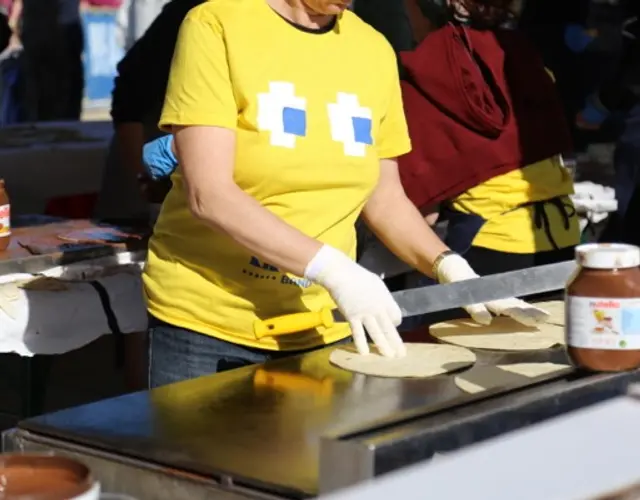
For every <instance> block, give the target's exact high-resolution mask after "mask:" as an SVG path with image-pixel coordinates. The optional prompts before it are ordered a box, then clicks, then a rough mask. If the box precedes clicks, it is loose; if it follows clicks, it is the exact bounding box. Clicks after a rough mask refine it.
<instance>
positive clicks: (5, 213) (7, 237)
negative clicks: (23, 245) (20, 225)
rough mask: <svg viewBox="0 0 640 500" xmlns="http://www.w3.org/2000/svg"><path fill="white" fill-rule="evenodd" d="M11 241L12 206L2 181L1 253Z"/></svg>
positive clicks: (0, 207)
mask: <svg viewBox="0 0 640 500" xmlns="http://www.w3.org/2000/svg"><path fill="white" fill-rule="evenodd" d="M10 241H11V205H10V204H9V195H8V194H7V190H6V189H5V186H4V180H2V179H0V252H3V251H5V250H6V249H7V247H8V246H9V243H10Z"/></svg>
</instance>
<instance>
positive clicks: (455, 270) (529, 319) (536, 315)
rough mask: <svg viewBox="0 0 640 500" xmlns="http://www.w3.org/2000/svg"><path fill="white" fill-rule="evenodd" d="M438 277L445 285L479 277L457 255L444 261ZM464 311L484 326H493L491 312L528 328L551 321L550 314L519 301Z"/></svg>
mask: <svg viewBox="0 0 640 500" xmlns="http://www.w3.org/2000/svg"><path fill="white" fill-rule="evenodd" d="M437 275H438V276H437V278H438V281H439V282H440V283H443V284H446V283H455V282H457V281H465V280H470V279H474V278H478V277H479V276H478V275H477V274H476V273H475V271H474V270H473V269H471V266H470V265H469V263H468V262H467V261H466V260H465V259H464V258H463V257H461V256H460V255H457V254H451V255H447V256H446V257H445V258H444V259H442V261H441V262H440V264H439V265H438V269H437ZM464 309H465V311H467V312H468V313H469V315H470V316H471V318H472V319H473V320H474V321H476V322H477V323H480V324H482V325H489V324H491V320H492V316H491V313H490V312H489V311H491V312H492V313H494V314H495V315H497V316H509V317H511V318H513V319H514V320H516V321H517V322H519V323H522V324H523V325H526V326H535V325H536V324H538V323H542V322H544V321H546V320H547V319H549V313H548V312H546V311H544V310H542V309H539V308H537V307H534V306H532V305H530V304H527V303H526V302H524V301H522V300H519V299H502V300H494V301H492V302H487V303H486V304H472V305H469V306H466V307H465V308H464Z"/></svg>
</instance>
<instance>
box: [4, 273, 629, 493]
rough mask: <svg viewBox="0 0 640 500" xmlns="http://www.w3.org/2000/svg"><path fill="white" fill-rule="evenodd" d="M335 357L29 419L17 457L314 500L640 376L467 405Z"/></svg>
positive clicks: (185, 486)
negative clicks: (352, 368) (41, 454)
mask: <svg viewBox="0 0 640 500" xmlns="http://www.w3.org/2000/svg"><path fill="white" fill-rule="evenodd" d="M529 271H530V270H529ZM534 274H535V273H534ZM528 276H531V273H530V272H529V274H528ZM534 277H535V276H534ZM558 281H560V280H558ZM562 282H564V280H562ZM557 285H558V283H556V286H555V287H554V289H558V288H560V286H557ZM507 288H509V287H507ZM330 351H331V348H327V349H324V350H320V351H316V352H312V353H308V354H303V355H300V356H296V357H291V358H287V359H283V360H278V361H272V362H269V363H266V364H264V365H258V366H251V367H246V368H240V369H237V370H233V371H229V372H225V373H221V374H218V375H213V376H209V377H203V378H200V379H196V380H192V381H187V382H183V383H179V384H175V385H171V386H167V387H163V388H160V389H156V390H153V391H149V392H142V393H136V394H131V395H126V396H122V397H119V398H115V399H110V400H106V401H101V402H98V403H95V404H91V405H86V406H82V407H79V408H74V409H70V410H65V411H61V412H58V413H54V414H50V415H45V416H42V417H38V418H34V419H31V420H27V421H24V422H21V423H20V424H19V427H18V428H17V429H15V430H13V431H10V432H9V433H8V434H7V435H6V436H5V446H6V447H7V448H8V449H17V450H31V451H33V450H48V451H51V450H53V451H55V452H58V453H64V454H69V455H72V456H76V457H80V458H81V459H83V460H85V461H86V462H87V463H88V464H89V465H90V466H92V467H93V469H94V472H95V473H96V475H97V476H98V478H99V479H100V480H101V481H102V482H103V483H104V485H105V487H106V488H107V489H108V490H109V491H115V492H117V491H120V492H122V493H128V494H130V495H133V496H136V497H137V498H141V499H143V498H149V499H154V500H162V499H165V498H166V499H175V498H190V499H194V500H195V499H199V498H203V499H204V498H230V499H239V498H309V497H314V496H316V495H318V494H319V493H322V492H326V491H332V490H335V489H338V488H341V487H343V486H346V485H349V484H354V483H357V482H359V481H362V480H366V479H368V478H371V477H374V476H376V475H379V474H382V473H385V472H388V471H391V470H394V469H397V468H400V467H403V466H406V465H408V464H411V463H415V462H418V461H422V460H425V459H429V458H431V457H432V456H433V455H434V454H436V453H442V452H448V451H453V450H456V449H459V448H461V447H464V446H467V445H469V444H472V443H475V442H478V441H481V440H483V439H486V438H489V437H491V436H495V435H498V434H501V433H503V432H507V431H509V430H512V429H517V428H520V427H523V426H525V425H529V424H531V423H533V422H537V421H541V420H544V419H546V418H549V417H551V416H554V415H557V414H560V413H564V412H566V411H570V410H572V409H575V408H579V407H581V406H584V405H587V404H590V403H594V402H596V401H600V400H602V399H606V398H609V397H613V396H615V395H616V394H620V393H622V392H624V390H625V389H626V386H627V385H628V384H629V383H630V382H631V381H634V380H637V379H638V378H639V377H640V375H639V374H638V373H636V372H631V373H625V374H609V375H590V374H584V373H577V372H575V371H574V370H573V369H572V368H567V369H565V370H562V371H559V372H555V373H553V374H550V375H546V376H542V377H538V378H536V379H529V378H526V377H517V376H516V377H513V376H510V377H508V378H505V379H504V380H501V381H500V382H499V383H497V384H496V385H497V387H495V388H494V389H492V390H490V391H485V392H481V393H479V394H468V393H465V392H463V391H462V390H460V389H459V388H458V386H457V385H456V383H455V376H456V375H458V374H455V373H454V374H449V375H444V376H440V377H434V378H428V379H385V378H378V377H367V376H363V375H357V374H353V373H351V372H347V371H344V370H341V369H339V368H336V367H333V366H332V365H330V363H329V361H328V357H329V354H330ZM477 354H478V362H477V364H476V366H475V367H472V368H471V369H470V370H474V369H478V367H479V366H481V365H497V364H506V363H518V362H548V361H552V362H559V363H564V362H566V358H565V355H564V352H563V350H561V349H556V350H548V351H543V352H540V351H536V352H524V353H509V354H503V353H497V352H490V351H481V352H477ZM469 373H471V372H468V374H469Z"/></svg>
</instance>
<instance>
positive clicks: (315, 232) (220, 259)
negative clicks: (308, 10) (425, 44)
mask: <svg viewBox="0 0 640 500" xmlns="http://www.w3.org/2000/svg"><path fill="white" fill-rule="evenodd" d="M171 125H186V126H188V125H204V126H218V127H225V128H230V129H234V130H236V133H237V153H236V164H235V171H234V174H235V182H236V183H237V184H238V186H240V188H242V189H243V190H244V191H245V192H246V193H248V194H250V195H251V196H252V197H254V198H255V199H256V200H258V201H259V202H260V203H261V204H262V205H263V206H264V207H266V208H267V209H268V210H270V211H271V212H273V213H274V214H276V215H277V216H279V217H280V218H281V219H283V220H284V221H285V222H287V223H288V224H290V225H291V226H293V227H295V228H297V229H299V230H300V231H302V232H304V233H305V234H307V235H309V236H311V237H313V238H316V239H317V240H319V241H321V242H323V243H326V244H329V245H332V246H333V247H335V248H337V249H339V250H342V251H343V252H345V253H346V254H348V255H351V256H354V255H355V245H356V239H355V230H354V225H355V221H356V219H357V217H358V216H359V214H360V212H361V210H362V208H363V206H364V204H365V202H366V200H367V199H368V198H369V196H370V194H371V193H372V191H373V189H374V187H375V186H376V183H377V180H378V176H379V161H380V159H384V158H394V157H397V156H400V155H402V154H405V153H406V152H408V151H409V150H410V148H411V146H410V141H409V136H408V133H407V128H406V123H405V118H404V111H403V109H402V99H401V94H400V87H399V81H398V74H397V65H396V60H395V55H394V53H393V50H392V49H391V47H390V46H389V45H388V43H387V42H386V40H385V39H384V38H383V37H382V35H380V34H379V33H377V32H376V31H374V30H373V29H372V28H370V27H369V26H368V25H366V24H365V23H364V22H362V21H361V20H360V19H358V18H357V17H356V16H355V15H354V14H352V13H351V12H348V11H347V12H345V13H344V14H343V15H342V16H340V17H339V19H338V21H337V23H336V26H335V27H334V28H333V29H332V30H331V31H329V32H326V33H314V32H307V31H303V30H300V29H299V28H297V27H295V26H293V25H291V24H290V23H289V22H288V21H286V20H285V19H283V18H282V17H280V16H279V15H278V14H277V13H276V12H274V11H273V10H272V9H271V8H270V7H269V6H268V4H267V3H266V1H265V0H215V1H211V2H206V3H204V4H202V5H200V6H198V7H196V8H194V9H193V10H191V11H190V12H189V14H188V15H187V17H186V19H185V21H184V22H183V24H182V27H181V30H180V35H179V37H178V42H177V45H176V51H175V54H174V60H173V65H172V70H171V76H170V79H169V84H168V89H167V95H166V99H165V104H164V109H163V113H162V117H161V120H160V126H161V127H164V128H168V127H170V126H171ZM172 181H173V188H172V190H171V192H170V193H169V195H168V196H167V198H166V201H165V203H164V205H163V208H162V212H161V214H160V217H159V220H158V223H157V224H156V226H155V230H154V235H153V237H152V239H151V241H150V245H149V256H148V262H147V266H146V269H145V272H144V277H143V278H144V286H145V293H146V297H147V303H148V309H149V312H150V313H151V314H152V315H153V316H155V317H157V318H158V319H160V320H162V321H166V322H168V323H170V324H172V325H175V326H178V327H183V328H188V329H190V330H194V331H196V332H200V333H203V334H207V335H211V336H214V337H217V338H220V339H222V340H226V341H230V342H234V343H237V344H242V345H247V346H253V347H260V348H263V349H273V350H278V349H281V350H294V349H306V348H311V347H315V346H318V345H322V344H325V343H330V342H335V341H337V340H340V339H342V338H345V337H347V336H348V335H349V330H348V327H347V325H346V324H341V325H338V326H336V327H334V328H331V329H329V330H325V331H323V330H318V331H311V332H305V333H303V334H299V335H289V336H284V337H280V338H278V339H277V340H275V339H274V338H265V339H262V340H260V341H258V340H257V339H256V338H255V337H254V335H253V324H254V321H255V320H256V319H258V318H260V319H265V318H270V317H273V316H278V315H282V314H289V313H296V312H303V311H307V310H312V311H316V310H320V309H322V308H323V307H326V306H330V305H333V301H332V299H331V298H330V296H329V294H328V293H327V292H326V291H325V290H324V289H323V288H322V287H320V286H317V285H313V284H310V283H308V282H306V281H305V280H303V279H301V278H298V277H295V276H290V275H287V274H284V273H282V272H280V270H279V269H277V268H275V267H274V266H272V265H270V264H269V263H268V262H262V261H260V260H259V259H257V258H256V257H254V256H252V255H251V254H250V253H248V252H247V250H245V249H244V248H243V247H241V246H239V245H238V244H237V243H235V242H234V241H232V240H231V239H230V238H229V237H228V236H226V235H224V234H222V233H220V232H216V231H214V230H212V229H210V228H209V227H208V226H206V225H205V224H204V223H203V222H201V221H198V220H197V219H196V218H194V217H193V216H192V215H191V213H190V211H189V207H188V201H187V198H186V196H185V187H184V184H183V179H182V175H181V172H180V168H178V170H177V171H176V173H175V174H174V175H173V177H172Z"/></svg>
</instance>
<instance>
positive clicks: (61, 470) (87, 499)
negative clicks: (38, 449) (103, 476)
mask: <svg viewBox="0 0 640 500" xmlns="http://www.w3.org/2000/svg"><path fill="white" fill-rule="evenodd" d="M99 498H100V484H99V483H97V482H96V481H95V480H93V478H92V477H91V472H90V471H89V468H88V467H86V466H85V465H83V464H81V463H80V462H77V461H75V460H71V459H69V458H64V457H57V456H45V455H0V499H6V500H27V499H28V500H98V499H99Z"/></svg>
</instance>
